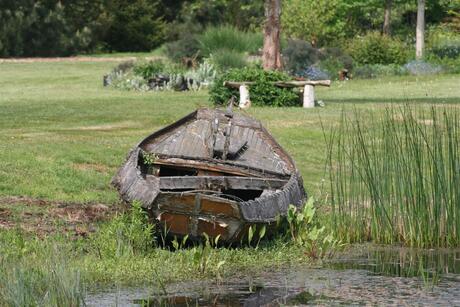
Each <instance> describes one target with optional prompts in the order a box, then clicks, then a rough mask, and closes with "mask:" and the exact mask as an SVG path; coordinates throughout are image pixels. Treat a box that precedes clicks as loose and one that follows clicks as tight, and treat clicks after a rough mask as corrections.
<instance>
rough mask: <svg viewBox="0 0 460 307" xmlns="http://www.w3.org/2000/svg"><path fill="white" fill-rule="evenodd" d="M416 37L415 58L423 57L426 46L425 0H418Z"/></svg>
mask: <svg viewBox="0 0 460 307" xmlns="http://www.w3.org/2000/svg"><path fill="white" fill-rule="evenodd" d="M415 39H416V41H415V58H417V59H421V58H422V57H423V49H424V47H425V0H418V2H417V27H416V33H415Z"/></svg>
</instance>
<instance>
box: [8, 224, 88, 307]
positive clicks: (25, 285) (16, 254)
mask: <svg viewBox="0 0 460 307" xmlns="http://www.w3.org/2000/svg"><path fill="white" fill-rule="evenodd" d="M2 239H3V240H2V241H3V242H2V243H6V242H8V243H9V244H8V246H7V245H6V244H1V246H0V252H1V256H0V262H1V266H0V306H82V305H84V298H85V287H84V283H83V280H82V278H81V274H80V270H78V269H76V268H73V267H69V265H68V264H69V263H68V262H67V258H68V257H69V254H68V253H67V252H68V250H67V249H64V250H63V249H61V247H62V246H58V245H54V244H51V243H45V242H38V241H37V240H25V239H24V237H23V235H22V234H21V233H19V232H10V233H6V234H2ZM6 249H8V250H6ZM29 255H33V256H29Z"/></svg>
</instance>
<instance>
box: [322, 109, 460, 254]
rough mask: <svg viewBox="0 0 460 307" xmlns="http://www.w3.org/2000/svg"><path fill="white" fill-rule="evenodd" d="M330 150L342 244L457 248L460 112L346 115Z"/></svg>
mask: <svg viewBox="0 0 460 307" xmlns="http://www.w3.org/2000/svg"><path fill="white" fill-rule="evenodd" d="M327 148H328V159H327V160H328V170H329V176H330V182H331V197H330V201H331V205H332V213H331V219H332V220H331V222H332V226H333V227H334V230H335V232H336V234H337V236H338V237H339V238H341V239H342V240H345V241H348V242H356V241H368V240H373V241H375V242H378V243H403V244H405V245H408V246H416V247H450V246H458V245H459V243H460V240H459V238H458V234H459V232H460V111H459V110H458V108H455V107H436V106H433V107H431V108H429V109H422V108H417V107H414V106H410V105H406V106H403V107H387V108H386V109H385V110H384V112H374V113H366V114H364V113H362V112H359V111H357V110H356V109H355V110H354V111H353V112H351V115H350V114H349V113H347V112H346V111H345V110H344V111H343V112H342V116H341V120H340V123H339V125H338V127H336V128H333V129H332V131H331V134H330V137H329V138H328V139H327Z"/></svg>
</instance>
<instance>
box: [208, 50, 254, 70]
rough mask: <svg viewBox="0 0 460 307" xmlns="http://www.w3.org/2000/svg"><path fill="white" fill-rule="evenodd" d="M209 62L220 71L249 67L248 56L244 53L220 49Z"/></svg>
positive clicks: (212, 55)
mask: <svg viewBox="0 0 460 307" xmlns="http://www.w3.org/2000/svg"><path fill="white" fill-rule="evenodd" d="M209 61H210V62H211V63H212V64H213V65H215V66H216V67H217V68H218V69H219V70H220V71H227V70H229V69H231V68H243V67H245V66H247V64H248V63H247V61H246V56H245V55H244V54H243V53H240V52H238V51H234V50H228V49H219V50H217V51H216V52H214V53H213V54H211V57H210V58H209Z"/></svg>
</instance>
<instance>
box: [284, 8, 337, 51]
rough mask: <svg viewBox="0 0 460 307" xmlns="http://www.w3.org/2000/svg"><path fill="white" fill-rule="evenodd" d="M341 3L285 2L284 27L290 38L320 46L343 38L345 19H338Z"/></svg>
mask: <svg viewBox="0 0 460 307" xmlns="http://www.w3.org/2000/svg"><path fill="white" fill-rule="evenodd" d="M340 2H341V1H339V0H329V1H303V0H287V1H283V10H282V18H281V21H282V25H283V30H284V31H286V33H287V35H288V36H291V37H295V38H297V39H303V40H306V41H309V42H315V44H316V43H317V44H318V45H319V46H324V45H325V44H327V43H331V42H335V43H336V40H337V39H340V38H341V37H343V34H344V31H343V29H344V26H345V19H341V18H338V16H337V14H338V13H339V11H338V6H339V4H340Z"/></svg>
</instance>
